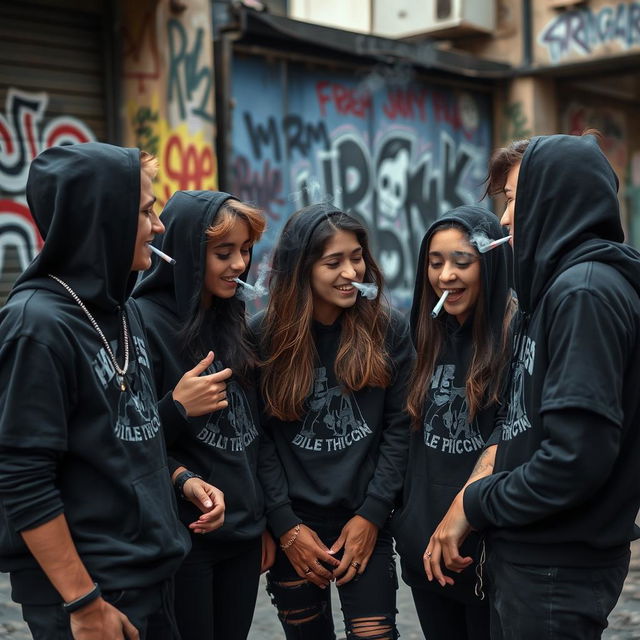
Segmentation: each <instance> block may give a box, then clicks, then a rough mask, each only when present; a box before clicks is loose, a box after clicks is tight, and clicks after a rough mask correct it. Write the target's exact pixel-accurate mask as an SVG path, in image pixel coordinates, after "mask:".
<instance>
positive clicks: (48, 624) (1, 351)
mask: <svg viewBox="0 0 640 640" xmlns="http://www.w3.org/2000/svg"><path fill="white" fill-rule="evenodd" d="M147 160H148V158H145V157H144V156H143V157H142V166H141V154H140V152H139V151H138V149H123V148H120V147H114V146H111V145H106V144H100V143H88V144H78V145H70V146H64V147H55V148H52V149H48V150H47V151H44V152H43V153H42V154H40V156H38V157H37V158H36V159H35V160H34V161H33V163H32V165H31V168H30V172H29V180H28V183H27V199H28V202H29V207H30V209H31V212H32V214H33V216H34V218H35V220H36V223H37V224H38V228H39V230H40V232H41V234H42V236H43V237H44V239H45V242H44V246H43V249H42V251H41V252H40V254H39V255H38V256H37V257H36V258H35V260H34V261H33V262H32V263H31V265H30V266H29V267H28V268H27V270H26V271H25V272H24V273H23V274H22V275H21V277H20V278H19V279H18V281H17V283H16V285H15V287H14V288H13V290H12V292H11V295H10V297H9V300H8V302H7V304H6V306H5V307H4V308H3V309H2V311H0V406H1V407H2V411H1V412H0V499H1V500H2V507H3V508H2V509H1V510H0V517H1V518H2V520H3V522H2V525H1V526H0V567H1V568H2V570H3V571H8V572H10V577H11V584H12V597H13V599H14V600H16V601H17V602H19V603H21V604H22V608H23V615H24V618H25V620H26V622H27V623H28V625H29V627H30V629H31V632H32V634H33V637H34V638H36V639H47V640H53V639H55V640H58V639H60V640H61V639H62V638H64V639H67V638H69V637H70V633H71V634H73V637H74V638H76V640H82V639H86V638H97V637H100V638H103V637H105V638H106V637H109V638H122V637H124V636H126V637H127V638H130V639H131V638H136V639H137V638H138V637H140V638H144V637H145V636H147V637H149V638H153V639H154V640H155V639H156V638H169V637H177V636H175V635H174V633H173V631H174V630H175V624H172V623H171V622H172V620H173V615H172V612H171V607H170V599H169V595H170V587H169V582H170V578H171V576H172V575H173V574H174V573H175V571H176V569H177V568H178V566H179V565H180V563H181V561H182V559H183V558H184V556H185V555H186V553H187V551H188V549H189V539H188V536H187V533H186V531H185V530H184V528H183V527H182V525H181V524H180V523H179V522H178V520H177V518H176V515H175V510H176V504H175V497H174V494H173V490H172V487H171V483H170V479H169V472H168V468H167V458H166V453H165V448H164V443H163V441H162V436H161V433H160V420H159V417H158V412H157V410H156V396H155V393H154V390H153V378H152V373H151V363H150V356H149V352H148V349H147V346H146V342H145V338H144V332H143V326H142V320H141V318H140V317H139V314H138V313H137V312H136V310H135V309H134V308H132V307H130V306H129V305H128V304H126V302H127V297H128V295H129V292H130V291H131V289H132V288H133V285H134V283H135V281H136V278H137V272H138V271H140V270H144V269H147V268H149V267H150V266H151V259H150V255H151V252H150V250H149V247H148V246H147V244H148V243H149V242H151V241H152V240H153V237H154V235H155V234H157V233H161V232H162V231H163V225H162V223H161V222H160V221H159V219H158V217H157V216H156V214H155V213H154V211H153V203H154V201H155V198H154V197H153V193H152V189H151V176H152V175H153V166H152V164H151V163H149V162H147ZM199 482H200V484H201V485H202V482H201V481H199ZM196 484H198V482H192V483H191V488H190V489H188V492H189V493H190V494H192V493H193V487H194V486H195V485H196ZM101 592H102V595H101ZM63 603H64V605H63Z"/></svg>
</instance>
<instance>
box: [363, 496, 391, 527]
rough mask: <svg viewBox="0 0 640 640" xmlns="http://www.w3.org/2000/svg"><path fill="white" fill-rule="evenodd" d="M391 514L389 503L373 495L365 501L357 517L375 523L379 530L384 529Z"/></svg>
mask: <svg viewBox="0 0 640 640" xmlns="http://www.w3.org/2000/svg"><path fill="white" fill-rule="evenodd" d="M390 513H391V507H390V506H389V503H388V502H386V501H384V500H381V499H380V498H376V497H375V496H371V495H368V496H367V497H366V498H365V499H364V502H363V503H362V506H361V507H360V508H359V509H358V510H357V511H356V515H358V516H362V517H363V518H366V519H367V520H369V522H373V524H375V525H376V527H378V528H379V529H382V527H383V526H384V524H385V522H386V521H387V518H388V517H389V514H390Z"/></svg>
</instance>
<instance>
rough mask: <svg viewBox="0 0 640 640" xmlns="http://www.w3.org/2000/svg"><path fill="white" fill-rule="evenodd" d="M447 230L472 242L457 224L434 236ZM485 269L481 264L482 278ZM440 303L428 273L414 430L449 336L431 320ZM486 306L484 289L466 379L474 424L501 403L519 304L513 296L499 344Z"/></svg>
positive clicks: (412, 401) (410, 404) (412, 407)
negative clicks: (475, 419) (514, 321)
mask: <svg viewBox="0 0 640 640" xmlns="http://www.w3.org/2000/svg"><path fill="white" fill-rule="evenodd" d="M445 229H457V230H459V231H460V232H462V233H463V234H464V235H465V237H467V239H469V231H468V230H467V229H466V228H465V227H464V226H463V225H461V224H456V223H455V222H445V223H443V224H442V225H441V226H438V227H436V228H435V229H434V231H433V234H432V236H431V237H433V235H434V234H436V233H438V231H443V230H445ZM427 255H428V251H427ZM428 264H429V263H428V261H427V262H425V269H428ZM483 268H484V267H483V264H482V262H481V263H480V277H481V278H482V269H483ZM437 300H438V298H437V296H436V293H435V291H434V290H433V287H432V286H431V283H430V282H429V278H428V277H427V276H426V274H425V277H424V279H423V289H422V296H421V299H420V310H419V315H418V322H417V325H416V328H415V346H416V352H417V357H416V361H415V364H414V367H413V373H412V375H411V378H410V379H411V387H410V390H409V394H408V397H407V412H408V413H409V415H410V417H411V426H412V428H413V429H419V428H420V426H421V424H422V417H423V412H424V403H425V400H426V397H427V393H428V390H429V383H430V381H431V378H432V377H433V372H434V370H435V366H436V362H437V361H438V358H439V356H440V354H441V352H442V350H443V348H444V341H445V337H446V327H445V322H444V320H443V318H442V317H439V318H432V317H431V310H432V309H433V307H434V306H435V304H436V302H437ZM486 304H487V301H486V300H485V291H484V287H481V288H480V294H479V296H478V300H477V302H476V305H475V308H474V311H473V329H472V344H473V353H472V356H471V362H470V363H469V368H468V370H467V372H466V376H465V380H466V383H465V395H466V398H467V403H468V407H469V410H468V414H467V416H468V420H469V422H472V421H473V419H474V418H475V416H476V415H477V414H478V412H479V411H481V410H482V409H483V408H484V407H486V406H489V405H490V404H493V403H496V402H498V401H499V394H500V391H501V388H502V383H503V373H504V371H505V370H506V365H507V363H508V360H509V355H510V345H509V339H510V338H509V335H510V332H509V328H510V324H511V318H512V317H513V314H514V313H515V310H516V304H515V301H514V300H513V298H512V297H511V296H508V297H507V303H506V307H505V309H504V319H503V323H502V330H501V333H500V338H499V340H498V341H496V339H495V337H494V335H493V333H492V332H491V328H490V326H489V323H488V321H487V315H488V314H487V313H486V309H485V305H486Z"/></svg>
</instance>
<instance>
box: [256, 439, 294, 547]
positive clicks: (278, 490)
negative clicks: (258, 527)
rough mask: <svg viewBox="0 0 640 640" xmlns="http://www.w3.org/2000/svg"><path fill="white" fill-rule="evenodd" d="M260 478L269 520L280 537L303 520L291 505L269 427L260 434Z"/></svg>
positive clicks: (271, 527) (271, 526)
mask: <svg viewBox="0 0 640 640" xmlns="http://www.w3.org/2000/svg"><path fill="white" fill-rule="evenodd" d="M258 480H259V481H260V484H261V486H262V491H263V493H264V500H265V514H266V516H267V522H268V523H269V527H270V529H271V531H272V532H273V535H274V536H276V537H277V538H279V537H280V536H281V535H282V534H283V533H285V532H286V531H289V529H291V528H292V527H295V526H296V525H297V524H299V523H300V522H301V520H300V518H299V517H298V516H297V515H296V514H295V513H294V511H293V509H292V507H291V500H290V498H289V487H288V485H287V479H286V477H285V473H284V469H283V468H282V464H281V462H280V458H279V457H278V452H277V450H276V446H275V443H274V442H273V439H272V438H271V435H270V434H269V430H268V428H267V429H263V430H262V432H261V434H260V451H259V454H258Z"/></svg>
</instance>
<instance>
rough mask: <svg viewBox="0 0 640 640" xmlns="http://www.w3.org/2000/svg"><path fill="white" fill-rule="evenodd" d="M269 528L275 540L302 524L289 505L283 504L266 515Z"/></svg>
mask: <svg viewBox="0 0 640 640" xmlns="http://www.w3.org/2000/svg"><path fill="white" fill-rule="evenodd" d="M267 521H268V522H269V528H270V529H271V531H272V533H273V535H274V536H275V537H276V538H280V536H281V535H282V534H283V533H285V532H286V531H289V529H293V527H295V526H296V525H297V524H300V522H302V521H301V520H300V518H298V516H297V515H296V514H295V513H294V511H293V509H292V508H291V503H287V504H283V505H282V506H280V507H277V508H276V509H274V510H273V511H271V512H270V513H268V514H267Z"/></svg>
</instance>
